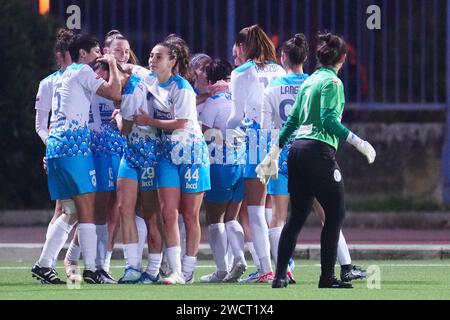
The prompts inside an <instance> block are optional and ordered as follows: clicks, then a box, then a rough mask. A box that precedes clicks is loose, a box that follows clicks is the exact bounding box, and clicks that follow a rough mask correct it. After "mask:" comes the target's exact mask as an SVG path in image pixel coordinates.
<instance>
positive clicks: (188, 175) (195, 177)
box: [184, 168, 199, 181]
mask: <svg viewBox="0 0 450 320" xmlns="http://www.w3.org/2000/svg"><path fill="white" fill-rule="evenodd" d="M198 170H199V169H198V168H197V169H195V170H194V172H193V173H192V175H191V168H189V169H187V171H186V173H185V174H184V179H186V181H190V180H192V179H193V180H196V181H198Z"/></svg>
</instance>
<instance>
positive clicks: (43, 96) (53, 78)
mask: <svg viewBox="0 0 450 320" xmlns="http://www.w3.org/2000/svg"><path fill="white" fill-rule="evenodd" d="M61 75H62V71H61V70H57V71H55V72H53V73H52V74H51V75H49V76H47V77H45V78H44V79H42V81H41V82H40V83H39V89H38V92H37V94H36V103H35V106H34V108H35V109H36V110H42V111H47V112H49V113H50V111H52V99H53V88H54V86H55V84H56V83H57V82H58V81H59V79H60V78H61Z"/></svg>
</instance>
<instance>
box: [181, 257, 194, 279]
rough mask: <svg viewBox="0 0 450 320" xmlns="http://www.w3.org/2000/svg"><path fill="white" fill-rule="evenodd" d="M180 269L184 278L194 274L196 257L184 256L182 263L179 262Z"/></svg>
mask: <svg viewBox="0 0 450 320" xmlns="http://www.w3.org/2000/svg"><path fill="white" fill-rule="evenodd" d="M181 265H182V267H181V269H182V271H183V275H184V277H185V278H187V277H188V276H190V275H191V274H192V272H194V270H195V267H196V265H197V257H192V256H184V257H183V261H181Z"/></svg>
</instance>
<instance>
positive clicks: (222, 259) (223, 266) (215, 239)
mask: <svg viewBox="0 0 450 320" xmlns="http://www.w3.org/2000/svg"><path fill="white" fill-rule="evenodd" d="M208 236H209V237H208V239H209V245H210V246H211V251H212V254H213V257H214V262H215V263H216V267H217V271H222V272H226V271H227V270H228V264H227V261H226V251H227V246H228V240H227V233H226V231H225V224H224V223H215V224H210V225H209V226H208ZM185 257H186V256H185ZM183 270H184V269H183Z"/></svg>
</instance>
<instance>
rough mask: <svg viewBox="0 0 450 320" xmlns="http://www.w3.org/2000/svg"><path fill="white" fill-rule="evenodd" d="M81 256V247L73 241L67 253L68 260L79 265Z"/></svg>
mask: <svg viewBox="0 0 450 320" xmlns="http://www.w3.org/2000/svg"><path fill="white" fill-rule="evenodd" d="M80 255H81V248H80V246H79V245H77V244H75V242H73V241H71V242H70V245H69V248H68V249H67V252H66V258H65V259H66V260H69V261H70V262H73V263H76V264H78V261H79V260H80Z"/></svg>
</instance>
